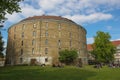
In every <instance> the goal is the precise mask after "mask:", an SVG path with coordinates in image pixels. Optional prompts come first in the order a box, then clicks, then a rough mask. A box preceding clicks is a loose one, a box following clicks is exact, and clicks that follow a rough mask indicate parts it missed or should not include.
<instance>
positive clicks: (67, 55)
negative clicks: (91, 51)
mask: <svg viewBox="0 0 120 80" xmlns="http://www.w3.org/2000/svg"><path fill="white" fill-rule="evenodd" d="M59 55H60V57H59V60H60V62H63V63H65V64H71V63H73V62H74V60H75V59H76V58H77V57H78V54H77V51H76V50H67V49H65V50H62V51H60V52H59Z"/></svg>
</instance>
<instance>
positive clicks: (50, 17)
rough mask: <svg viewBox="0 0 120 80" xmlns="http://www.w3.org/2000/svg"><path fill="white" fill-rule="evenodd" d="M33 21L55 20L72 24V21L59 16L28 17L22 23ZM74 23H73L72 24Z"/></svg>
mask: <svg viewBox="0 0 120 80" xmlns="http://www.w3.org/2000/svg"><path fill="white" fill-rule="evenodd" d="M34 19H55V20H65V21H70V22H73V21H72V20H69V19H67V18H63V17H61V16H50V15H49V16H48V15H42V16H33V17H28V18H26V19H23V20H22V21H26V20H34ZM73 23H74V22H73Z"/></svg>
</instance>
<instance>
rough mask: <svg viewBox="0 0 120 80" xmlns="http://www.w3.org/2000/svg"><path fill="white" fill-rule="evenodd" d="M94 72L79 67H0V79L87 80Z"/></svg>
mask: <svg viewBox="0 0 120 80" xmlns="http://www.w3.org/2000/svg"><path fill="white" fill-rule="evenodd" d="M95 75H96V73H95V72H92V71H88V70H84V69H79V68H51V67H44V68H41V67H38V66H27V67H26V66H25V67H23V66H21V67H5V68H0V80H87V79H88V78H89V77H93V76H95Z"/></svg>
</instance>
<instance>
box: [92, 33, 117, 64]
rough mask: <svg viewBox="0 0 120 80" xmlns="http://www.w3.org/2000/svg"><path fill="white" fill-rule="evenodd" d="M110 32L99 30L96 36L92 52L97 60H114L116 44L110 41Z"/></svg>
mask: <svg viewBox="0 0 120 80" xmlns="http://www.w3.org/2000/svg"><path fill="white" fill-rule="evenodd" d="M110 38H111V36H110V35H109V33H105V32H102V31H98V32H97V35H96V36H95V37H94V43H93V45H92V47H93V51H92V54H93V55H94V57H95V60H96V61H97V62H110V61H113V60H114V54H115V51H116V50H115V49H116V48H115V46H114V45H113V44H112V43H111V41H110Z"/></svg>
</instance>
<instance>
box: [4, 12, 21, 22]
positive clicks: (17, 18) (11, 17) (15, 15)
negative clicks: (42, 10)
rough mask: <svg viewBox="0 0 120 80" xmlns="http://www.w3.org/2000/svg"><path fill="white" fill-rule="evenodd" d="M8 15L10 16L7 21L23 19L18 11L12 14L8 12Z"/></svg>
mask: <svg viewBox="0 0 120 80" xmlns="http://www.w3.org/2000/svg"><path fill="white" fill-rule="evenodd" d="M6 17H7V18H8V20H7V21H8V22H11V23H14V22H18V21H20V20H21V19H22V18H21V17H20V15H19V14H18V13H13V14H12V15H11V14H7V15H6Z"/></svg>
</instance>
